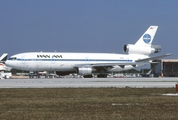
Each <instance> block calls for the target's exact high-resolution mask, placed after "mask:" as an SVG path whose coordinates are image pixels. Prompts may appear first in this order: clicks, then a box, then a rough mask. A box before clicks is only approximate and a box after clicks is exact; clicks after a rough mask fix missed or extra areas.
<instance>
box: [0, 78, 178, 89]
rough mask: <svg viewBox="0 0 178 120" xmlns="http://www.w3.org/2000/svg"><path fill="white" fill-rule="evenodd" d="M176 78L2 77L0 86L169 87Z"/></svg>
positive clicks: (173, 83) (176, 80)
mask: <svg viewBox="0 0 178 120" xmlns="http://www.w3.org/2000/svg"><path fill="white" fill-rule="evenodd" d="M177 82H178V78H167V77H166V78H58V79H2V80H0V88H100V87H103V88H104V87H117V88H124V87H132V88H171V87H175V85H176V83H177Z"/></svg>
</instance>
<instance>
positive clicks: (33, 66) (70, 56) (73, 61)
mask: <svg viewBox="0 0 178 120" xmlns="http://www.w3.org/2000/svg"><path fill="white" fill-rule="evenodd" d="M143 58H148V56H145V55H127V54H114V53H113V54H112V53H65V52H64V53H63V52H29V53H21V54H16V55H13V56H11V57H10V58H9V59H8V60H7V61H6V62H5V64H6V65H7V66H10V67H12V68H15V69H20V70H28V71H75V66H76V65H77V66H80V65H81V66H83V65H85V66H86V65H94V64H108V63H116V62H117V63H125V64H126V65H125V67H124V68H122V67H120V66H118V65H113V67H112V69H110V70H109V71H122V70H128V69H132V68H134V67H138V66H142V65H145V64H146V63H139V64H137V65H136V66H132V65H127V64H128V63H132V62H135V60H138V59H143Z"/></svg>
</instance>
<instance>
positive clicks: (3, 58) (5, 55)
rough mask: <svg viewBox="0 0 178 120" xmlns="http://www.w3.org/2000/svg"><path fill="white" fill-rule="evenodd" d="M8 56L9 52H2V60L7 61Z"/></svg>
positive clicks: (0, 59) (0, 58)
mask: <svg viewBox="0 0 178 120" xmlns="http://www.w3.org/2000/svg"><path fill="white" fill-rule="evenodd" d="M7 56H8V53H4V54H2V56H1V57H0V62H5V61H6V60H7Z"/></svg>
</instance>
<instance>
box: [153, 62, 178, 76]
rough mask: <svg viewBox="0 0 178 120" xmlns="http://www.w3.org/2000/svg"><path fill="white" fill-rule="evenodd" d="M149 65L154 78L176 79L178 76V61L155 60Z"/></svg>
mask: <svg viewBox="0 0 178 120" xmlns="http://www.w3.org/2000/svg"><path fill="white" fill-rule="evenodd" d="M154 62H157V63H155V64H151V69H152V74H154V76H155V77H160V76H161V77H177V76H178V59H162V60H156V61H154Z"/></svg>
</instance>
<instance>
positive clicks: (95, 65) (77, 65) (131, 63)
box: [73, 62, 136, 68]
mask: <svg viewBox="0 0 178 120" xmlns="http://www.w3.org/2000/svg"><path fill="white" fill-rule="evenodd" d="M115 65H118V66H125V65H133V66H134V65H136V63H135V62H129V63H117V62H116V63H96V64H89V63H88V64H76V65H74V66H73V67H85V66H86V67H87V66H90V67H93V68H98V67H113V66H115Z"/></svg>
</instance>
